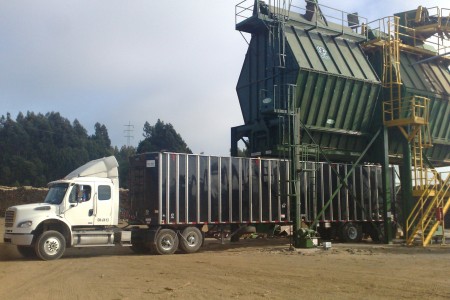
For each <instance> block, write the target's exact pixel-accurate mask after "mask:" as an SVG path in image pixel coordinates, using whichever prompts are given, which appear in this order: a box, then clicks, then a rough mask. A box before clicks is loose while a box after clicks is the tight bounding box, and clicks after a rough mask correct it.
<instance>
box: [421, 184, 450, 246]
mask: <svg viewBox="0 0 450 300" xmlns="http://www.w3.org/2000/svg"><path fill="white" fill-rule="evenodd" d="M449 190H450V176H447V180H446V181H445V183H443V184H442V185H441V188H440V189H439V191H438V192H437V195H436V196H435V199H436V210H437V209H442V219H441V220H436V222H435V223H434V224H433V226H432V227H431V229H430V231H429V232H428V234H427V236H426V238H425V239H424V241H423V246H427V245H429V244H430V241H431V239H432V238H433V235H434V233H435V232H436V230H437V229H438V227H439V226H440V225H443V220H444V216H445V214H446V213H447V211H448V208H449V207H450V196H449V195H448V193H449Z"/></svg>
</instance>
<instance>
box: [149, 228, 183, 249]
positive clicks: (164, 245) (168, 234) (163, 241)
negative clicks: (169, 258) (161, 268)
mask: <svg viewBox="0 0 450 300" xmlns="http://www.w3.org/2000/svg"><path fill="white" fill-rule="evenodd" d="M178 243H179V240H178V235H177V234H176V232H175V231H173V230H172V229H161V230H160V231H158V233H157V234H156V238H155V249H154V250H155V252H156V253H157V254H173V253H175V251H177V249H178Z"/></svg>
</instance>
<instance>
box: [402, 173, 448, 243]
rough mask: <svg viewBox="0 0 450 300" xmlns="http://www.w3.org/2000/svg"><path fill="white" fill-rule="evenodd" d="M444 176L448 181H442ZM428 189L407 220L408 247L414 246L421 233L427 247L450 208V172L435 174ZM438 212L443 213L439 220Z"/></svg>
mask: <svg viewBox="0 0 450 300" xmlns="http://www.w3.org/2000/svg"><path fill="white" fill-rule="evenodd" d="M444 174H445V175H446V179H445V180H441V179H442V178H443V177H445V176H443V175H444ZM427 187H428V188H427V189H425V190H424V191H423V193H422V196H421V197H420V198H419V200H418V201H417V203H416V205H415V206H414V208H413V209H412V212H411V214H410V215H409V217H408V219H407V220H406V244H407V245H412V244H413V242H414V239H415V237H416V235H417V234H419V233H420V235H421V238H422V245H423V246H427V245H428V244H429V243H430V241H431V238H432V237H433V234H434V233H435V232H436V230H437V228H438V227H439V225H441V224H442V223H443V218H444V216H445V214H446V213H447V211H448V209H449V207H450V195H449V192H450V175H449V172H447V173H437V172H436V173H433V178H430V179H429V182H428V185H427ZM437 212H439V213H442V215H440V216H439V218H438V217H437V216H436V214H437Z"/></svg>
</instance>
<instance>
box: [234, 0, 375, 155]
mask: <svg viewBox="0 0 450 300" xmlns="http://www.w3.org/2000/svg"><path fill="white" fill-rule="evenodd" d="M256 4H257V5H256V6H253V7H252V14H251V16H249V17H247V18H245V19H243V20H242V21H241V22H238V23H237V25H236V29H237V30H239V31H244V32H248V33H250V34H251V41H250V43H249V47H248V51H247V54H246V57H245V61H244V65H243V67H242V71H241V74H240V77H239V80H238V84H237V87H236V90H237V94H238V97H239V102H240V105H241V110H242V115H243V118H244V122H245V124H244V125H242V126H238V127H234V128H233V129H232V149H234V151H233V152H234V154H235V153H236V151H237V141H239V140H240V139H241V138H244V137H245V138H247V139H248V148H249V150H250V152H251V153H253V154H254V155H272V156H279V155H280V150H282V149H280V144H281V143H282V140H283V134H284V133H283V130H282V129H280V124H281V123H283V121H282V120H280V118H281V116H280V113H279V112H283V111H287V109H288V107H289V106H291V108H292V109H296V108H297V109H299V113H300V121H301V122H302V123H303V124H304V127H302V128H303V129H302V132H301V133H300V135H301V138H300V142H301V144H314V142H313V140H314V141H315V142H316V143H318V144H320V146H321V147H322V149H323V150H324V151H325V153H326V154H327V155H328V156H329V157H330V158H333V159H334V160H336V161H345V162H352V161H354V160H355V159H356V157H358V156H359V155H360V154H361V152H362V151H363V149H364V148H365V145H366V144H367V143H368V141H369V140H370V135H371V132H373V131H374V130H375V129H374V124H375V123H378V126H379V125H380V124H381V123H380V120H375V109H376V106H377V101H378V94H379V92H380V89H381V83H380V80H379V79H378V77H377V75H376V73H375V71H374V70H373V68H372V67H371V64H370V63H369V61H368V60H367V58H366V56H365V54H364V52H363V51H362V49H361V47H360V43H361V42H362V41H364V39H365V37H364V36H362V35H360V34H357V33H355V32H354V31H353V30H352V29H351V28H349V27H346V26H343V25H342V24H340V25H339V24H333V23H331V22H327V21H326V20H325V19H322V18H321V17H320V15H319V13H316V14H314V13H313V14H312V15H311V16H308V14H307V12H305V13H304V14H300V13H291V14H290V15H289V20H287V21H286V22H285V24H282V25H281V26H282V27H283V28H279V27H280V24H279V22H277V21H278V20H277V16H274V15H273V14H270V13H268V11H269V10H268V9H263V7H262V6H261V4H262V2H260V1H257V2H256ZM258 4H259V6H258ZM258 7H259V8H258ZM278 19H279V17H278ZM306 129H307V130H309V132H310V134H311V136H308V135H307V134H306V133H305V132H303V130H306ZM312 139H313V140H312Z"/></svg>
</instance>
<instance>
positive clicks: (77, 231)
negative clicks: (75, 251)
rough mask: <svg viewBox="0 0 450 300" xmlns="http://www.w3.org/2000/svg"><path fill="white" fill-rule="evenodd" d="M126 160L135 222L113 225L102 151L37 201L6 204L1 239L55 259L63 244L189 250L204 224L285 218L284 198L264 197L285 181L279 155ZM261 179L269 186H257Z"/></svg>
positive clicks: (115, 183)
mask: <svg viewBox="0 0 450 300" xmlns="http://www.w3.org/2000/svg"><path fill="white" fill-rule="evenodd" d="M130 162H131V164H132V166H131V171H130V177H132V180H131V182H132V186H131V187H130V192H129V194H130V197H132V201H133V202H132V205H133V207H132V212H131V217H132V219H134V221H135V223H136V224H137V225H140V226H133V227H132V228H119V227H118V226H117V225H118V220H119V179H118V163H117V160H116V159H115V157H114V156H110V157H107V158H102V159H98V160H94V161H91V162H89V163H87V164H85V165H83V166H81V167H80V168H78V169H76V170H74V171H73V172H71V173H70V174H68V175H67V176H66V177H64V178H63V179H61V180H56V181H53V182H50V183H49V191H48V194H47V196H46V198H45V200H44V202H43V203H37V204H26V205H18V206H13V207H9V208H8V209H7V210H6V213H5V235H4V242H5V243H9V244H12V245H16V246H17V249H18V251H19V252H20V253H21V254H22V255H23V256H25V257H35V256H38V257H39V258H41V259H43V260H53V259H58V258H60V257H61V256H62V255H63V254H64V251H65V249H66V248H69V247H95V246H115V245H122V246H131V248H132V249H133V250H134V251H136V252H142V253H144V252H149V253H155V254H172V253H174V252H175V251H177V250H180V251H183V252H185V253H192V252H196V251H197V250H198V249H199V248H200V247H201V245H202V243H203V240H204V235H203V233H202V231H201V228H202V227H203V226H204V225H205V224H230V223H234V224H235V225H237V226H238V225H239V224H247V223H262V222H264V223H268V222H273V223H287V222H289V217H288V216H289V214H288V207H287V201H286V197H281V196H279V195H278V196H276V197H275V198H273V197H270V193H272V194H274V195H275V194H279V193H278V192H277V190H278V186H279V184H280V181H279V180H280V179H283V180H284V182H285V184H284V185H285V186H287V185H288V181H287V180H285V178H284V177H285V176H287V168H286V164H288V162H287V161H281V160H276V159H250V158H230V157H227V158H223V157H211V156H201V155H187V154H175V153H147V154H141V155H136V156H135V157H133V158H132V159H131V160H130ZM262 166H265V167H266V168H268V167H269V168H270V172H271V173H270V174H271V178H268V177H267V176H266V177H265V178H263V173H262V172H260V171H261V167H262ZM266 170H267V169H266ZM232 172H233V173H232ZM231 178H233V179H231ZM262 182H265V183H264V187H265V188H269V186H271V185H273V186H274V187H273V190H271V191H269V190H265V191H263V190H262V188H263V184H261V185H260V183H262ZM252 184H253V187H252ZM263 192H264V193H265V195H262V193H263ZM244 193H245V195H244ZM263 199H264V201H265V203H264V204H263V203H262V202H261V201H262V200H263ZM269 199H270V200H269ZM267 200H269V201H273V202H270V203H269V202H267ZM269 204H270V208H269V207H268V206H267V205H269ZM225 208H226V210H225ZM263 211H264V214H263ZM269 211H270V216H269V214H268V213H269Z"/></svg>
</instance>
